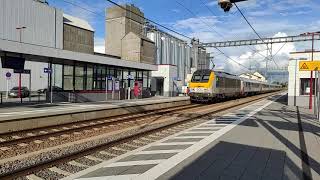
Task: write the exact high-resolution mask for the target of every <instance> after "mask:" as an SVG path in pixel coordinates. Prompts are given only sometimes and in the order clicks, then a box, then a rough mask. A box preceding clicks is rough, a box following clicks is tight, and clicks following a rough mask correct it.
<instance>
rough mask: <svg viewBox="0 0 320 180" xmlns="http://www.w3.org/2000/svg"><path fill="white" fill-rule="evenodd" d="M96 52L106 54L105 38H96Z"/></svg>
mask: <svg viewBox="0 0 320 180" xmlns="http://www.w3.org/2000/svg"><path fill="white" fill-rule="evenodd" d="M94 52H97V53H102V54H105V53H106V51H105V40H104V38H100V37H97V38H95V39H94Z"/></svg>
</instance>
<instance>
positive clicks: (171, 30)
mask: <svg viewBox="0 0 320 180" xmlns="http://www.w3.org/2000/svg"><path fill="white" fill-rule="evenodd" d="M106 1H108V2H109V3H111V4H113V5H115V6H118V7H119V8H121V9H123V10H125V11H128V12H130V13H132V14H134V15H136V16H138V17H140V18H143V19H144V20H146V21H148V22H150V23H153V24H155V25H157V26H160V27H162V28H164V29H166V30H168V31H170V32H173V33H175V34H177V35H180V36H182V37H185V38H187V39H190V40H192V38H191V37H189V36H187V35H184V34H182V33H179V32H178V31H175V30H173V29H171V28H168V27H166V26H164V25H162V24H160V23H157V22H155V21H153V20H151V19H149V18H146V17H144V16H142V15H140V14H138V13H136V12H134V11H131V10H130V9H127V8H125V7H123V6H121V5H120V4H118V3H116V2H114V1H111V0H106Z"/></svg>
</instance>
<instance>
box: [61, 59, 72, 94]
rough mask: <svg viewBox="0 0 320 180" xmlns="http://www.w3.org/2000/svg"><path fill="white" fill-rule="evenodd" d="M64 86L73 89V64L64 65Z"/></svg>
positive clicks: (65, 88) (66, 88)
mask: <svg viewBox="0 0 320 180" xmlns="http://www.w3.org/2000/svg"><path fill="white" fill-rule="evenodd" d="M63 88H64V90H73V66H69V65H64V67H63Z"/></svg>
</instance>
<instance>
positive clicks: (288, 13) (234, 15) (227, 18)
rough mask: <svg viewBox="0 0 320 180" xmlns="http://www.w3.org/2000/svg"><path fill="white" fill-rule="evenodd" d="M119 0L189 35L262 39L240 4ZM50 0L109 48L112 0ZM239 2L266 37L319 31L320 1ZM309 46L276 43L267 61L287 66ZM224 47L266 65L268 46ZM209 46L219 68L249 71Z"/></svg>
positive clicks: (248, 63) (245, 61)
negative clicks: (108, 12)
mask: <svg viewBox="0 0 320 180" xmlns="http://www.w3.org/2000/svg"><path fill="white" fill-rule="evenodd" d="M114 1H115V2H117V3H119V4H124V3H130V4H134V5H135V6H137V7H139V8H140V10H142V11H143V12H144V14H145V17H147V18H149V19H152V20H154V21H155V22H158V23H159V24H162V25H165V26H167V27H169V28H172V29H174V30H175V31H178V32H180V33H182V34H185V35H187V36H189V37H195V38H199V39H200V42H217V41H227V40H241V39H256V38H258V37H257V35H256V34H255V33H254V32H253V31H252V29H251V28H250V27H249V25H248V24H247V23H246V22H245V20H244V19H243V18H242V16H241V14H240V13H239V12H238V11H237V9H236V8H235V7H233V8H232V9H231V11H230V12H228V13H225V12H224V11H223V10H222V9H221V8H220V7H219V6H218V4H217V1H216V0H120V1H119V0H114ZM48 2H49V4H50V6H54V7H56V8H59V9H62V10H63V11H64V13H66V14H70V15H73V16H76V17H79V18H83V19H85V20H87V21H88V22H89V23H90V24H91V25H92V26H93V28H94V29H95V51H97V52H104V37H105V17H104V16H105V8H107V7H110V6H111V4H110V3H109V2H108V1H106V0H48ZM70 2H71V3H70ZM238 7H239V8H240V9H241V10H242V12H243V13H244V15H245V16H246V17H247V19H248V20H249V22H250V23H251V24H252V26H253V27H254V28H255V30H256V31H257V32H258V33H259V35H260V36H261V37H282V36H288V35H299V34H301V33H304V32H314V31H320V13H319V11H320V3H319V0H248V1H246V2H239V3H238ZM171 34H173V33H171ZM173 35H174V34H173ZM176 36H178V35H176ZM319 45H320V43H318V42H316V43H315V49H320V48H318V47H319ZM305 49H311V42H303V43H287V44H274V45H273V46H272V50H273V53H274V54H275V53H276V52H278V53H277V55H276V56H274V58H273V60H274V61H276V64H277V65H275V63H273V62H271V61H270V62H268V64H269V65H268V66H269V67H273V68H278V67H279V68H285V67H286V66H287V64H288V60H289V53H290V52H293V51H304V50H305ZM221 50H222V51H223V52H224V53H225V54H226V55H227V56H228V57H231V58H232V59H233V60H235V61H237V62H238V63H241V64H242V65H243V66H245V67H247V68H249V67H252V68H254V67H256V68H264V67H265V64H266V61H265V57H264V56H266V54H267V46H266V45H258V46H250V47H248V46H241V47H228V48H221ZM207 51H208V52H210V53H212V54H211V56H213V57H214V59H213V61H214V63H215V65H216V68H218V69H223V70H225V71H227V72H233V73H241V72H244V71H247V69H245V68H242V67H241V66H239V65H238V64H236V63H234V62H232V61H231V60H230V59H228V58H227V57H226V56H224V55H223V54H221V53H220V52H218V51H216V50H215V49H213V48H209V49H207ZM257 51H258V52H259V53H257ZM262 55H263V56H262Z"/></svg>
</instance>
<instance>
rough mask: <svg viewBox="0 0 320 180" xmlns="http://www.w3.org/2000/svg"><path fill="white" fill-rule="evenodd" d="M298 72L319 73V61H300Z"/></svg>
mask: <svg viewBox="0 0 320 180" xmlns="http://www.w3.org/2000/svg"><path fill="white" fill-rule="evenodd" d="M299 70H300V71H320V61H319V60H316V61H300V62H299Z"/></svg>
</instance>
